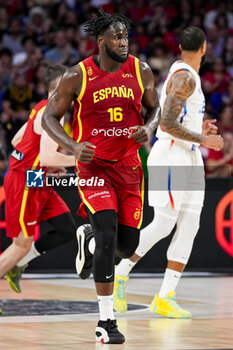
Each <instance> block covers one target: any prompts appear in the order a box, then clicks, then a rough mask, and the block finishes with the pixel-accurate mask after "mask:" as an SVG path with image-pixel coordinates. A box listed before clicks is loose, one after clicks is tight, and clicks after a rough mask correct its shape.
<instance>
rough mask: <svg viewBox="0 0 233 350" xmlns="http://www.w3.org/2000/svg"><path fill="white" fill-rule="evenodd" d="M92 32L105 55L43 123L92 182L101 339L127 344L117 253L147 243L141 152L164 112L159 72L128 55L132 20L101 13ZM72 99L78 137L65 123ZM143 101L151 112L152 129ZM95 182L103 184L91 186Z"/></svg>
mask: <svg viewBox="0 0 233 350" xmlns="http://www.w3.org/2000/svg"><path fill="white" fill-rule="evenodd" d="M85 30H86V32H87V33H88V34H90V35H95V36H96V38H97V43H98V47H99V54H98V55H97V56H91V57H89V58H87V59H85V60H84V61H82V62H80V63H79V64H78V65H76V66H74V67H72V68H71V69H70V70H69V71H68V73H66V74H65V75H64V77H63V79H62V80H61V82H60V84H59V87H58V89H57V91H56V93H55V94H54V95H53V96H52V97H51V99H50V100H49V102H48V105H47V107H46V110H45V112H44V114H43V117H42V125H43V128H44V129H45V130H46V131H47V132H48V133H49V135H50V136H51V137H52V138H53V139H54V140H55V141H56V142H57V143H59V144H60V145H61V146H63V147H64V148H66V149H68V150H69V151H71V152H72V153H73V154H74V156H75V158H76V160H77V163H76V165H77V175H78V177H79V178H80V179H81V180H80V184H79V185H81V181H83V180H86V181H83V183H82V187H81V186H80V188H79V191H80V195H81V198H82V202H83V203H82V205H81V207H80V210H79V212H80V214H82V215H83V216H84V217H87V216H88V218H89V221H90V223H91V225H92V228H93V232H94V236H95V241H96V248H95V252H94V257H93V274H94V280H95V284H96V291H97V297H98V302H99V310H100V321H99V322H98V325H97V328H96V340H97V341H100V342H102V343H123V342H124V341H125V338H124V336H123V334H121V333H120V332H119V331H118V328H117V325H116V320H115V317H114V314H113V296H112V294H113V281H114V253H115V252H117V254H118V255H119V256H121V257H123V256H124V257H127V256H130V255H132V253H133V252H134V250H135V248H136V247H137V245H138V242H139V233H140V231H139V229H140V226H141V222H142V207H143V200H142V193H143V176H142V167H141V163H140V160H139V157H138V153H137V151H138V148H139V147H140V145H141V144H142V143H145V142H147V141H148V139H149V135H150V134H151V133H153V131H154V130H155V128H156V127H157V125H158V123H159V119H160V107H159V103H158V98H157V94H156V91H155V88H154V79H153V74H152V71H151V69H150V68H149V66H148V65H147V64H146V63H143V62H140V61H139V60H138V59H137V58H136V57H133V56H131V55H129V54H128V34H129V31H130V20H129V19H128V18H126V17H125V16H123V15H121V14H113V15H109V14H106V13H105V12H103V11H102V10H100V16H97V17H96V18H94V19H93V20H91V21H89V22H87V23H86V25H85ZM72 101H74V106H75V114H74V124H73V140H72V139H71V138H70V137H68V136H67V135H66V134H65V132H64V131H63V129H62V127H61V126H60V123H59V120H60V119H61V117H62V115H63V114H64V113H65V111H66V110H67V109H68V108H69V106H70V104H71V102H72ZM141 103H142V104H143V106H144V107H145V109H146V111H147V112H146V116H145V125H143V120H142V117H141V113H140V111H141V107H142V105H141ZM92 177H94V178H95V179H98V180H99V182H98V183H97V184H96V185H95V186H92V187H90V186H88V182H87V181H88V179H90V178H92ZM84 182H85V183H84ZM103 182H104V185H103ZM98 184H99V186H98Z"/></svg>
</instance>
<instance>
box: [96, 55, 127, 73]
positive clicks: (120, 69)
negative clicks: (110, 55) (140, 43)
mask: <svg viewBox="0 0 233 350" xmlns="http://www.w3.org/2000/svg"><path fill="white" fill-rule="evenodd" d="M94 56H96V57H97V55H92V56H91V59H92V62H93V63H94V65H95V68H96V69H97V70H98V71H99V72H101V73H102V74H104V75H109V76H111V77H112V76H115V75H117V74H118V73H119V72H121V71H122V68H123V67H124V65H125V64H126V63H127V62H128V61H129V57H130V55H129V56H128V59H127V61H126V62H124V63H123V64H122V66H121V68H119V69H118V70H117V71H116V72H114V73H108V72H105V71H104V70H102V69H100V67H99V66H98V65H97V64H96V62H95V60H94Z"/></svg>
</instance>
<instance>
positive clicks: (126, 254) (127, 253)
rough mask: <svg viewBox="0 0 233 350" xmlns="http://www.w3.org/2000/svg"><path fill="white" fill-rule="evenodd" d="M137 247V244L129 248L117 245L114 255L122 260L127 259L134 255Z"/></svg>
mask: <svg viewBox="0 0 233 350" xmlns="http://www.w3.org/2000/svg"><path fill="white" fill-rule="evenodd" d="M137 246H138V244H135V245H134V246H130V247H120V246H119V245H118V246H117V251H116V254H117V255H118V256H119V257H120V258H122V259H128V258H130V257H131V256H132V255H133V254H134V253H135V250H136V249H137Z"/></svg>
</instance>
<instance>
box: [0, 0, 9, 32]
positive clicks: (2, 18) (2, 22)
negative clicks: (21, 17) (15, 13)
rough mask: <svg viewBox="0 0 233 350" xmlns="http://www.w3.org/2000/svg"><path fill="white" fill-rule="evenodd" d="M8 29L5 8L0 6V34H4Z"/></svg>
mask: <svg viewBox="0 0 233 350" xmlns="http://www.w3.org/2000/svg"><path fill="white" fill-rule="evenodd" d="M7 29H8V14H7V10H6V7H5V6H4V5H3V4H1V5H0V33H1V34H4V33H6V32H7Z"/></svg>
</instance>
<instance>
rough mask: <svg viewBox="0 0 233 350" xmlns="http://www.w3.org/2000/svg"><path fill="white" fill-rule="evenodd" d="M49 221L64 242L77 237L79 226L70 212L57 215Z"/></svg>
mask: <svg viewBox="0 0 233 350" xmlns="http://www.w3.org/2000/svg"><path fill="white" fill-rule="evenodd" d="M48 221H49V223H50V224H51V225H52V226H53V227H54V229H55V231H56V233H57V234H58V235H59V236H60V239H61V241H62V242H63V243H65V242H68V241H70V240H71V239H72V238H74V237H75V235H76V229H77V227H76V224H75V221H74V218H73V216H72V214H71V213H70V212H67V213H64V214H61V215H58V216H55V217H54V218H51V219H49V220H48Z"/></svg>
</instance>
